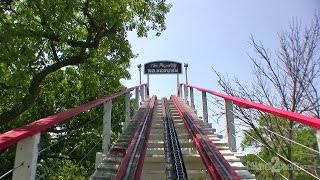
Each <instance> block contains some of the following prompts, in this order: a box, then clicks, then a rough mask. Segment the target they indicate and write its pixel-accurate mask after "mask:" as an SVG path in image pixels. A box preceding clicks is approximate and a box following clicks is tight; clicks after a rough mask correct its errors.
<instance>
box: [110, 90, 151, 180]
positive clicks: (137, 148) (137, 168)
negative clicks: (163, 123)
mask: <svg viewBox="0 0 320 180" xmlns="http://www.w3.org/2000/svg"><path fill="white" fill-rule="evenodd" d="M156 99H157V97H156V96H153V97H152V98H151V100H150V102H149V104H148V107H147V109H146V111H145V114H144V117H143V120H142V121H141V122H140V124H139V127H138V128H137V130H136V132H135V134H134V136H133V138H132V140H131V143H130V145H129V147H128V149H127V153H126V154H125V156H124V158H123V159H122V161H121V164H120V166H119V168H118V171H117V174H116V177H115V179H116V180H120V179H140V178H141V172H142V167H143V162H144V158H145V154H146V150H147V143H148V139H149V135H150V125H151V120H152V117H153V111H154V106H155V102H156Z"/></svg>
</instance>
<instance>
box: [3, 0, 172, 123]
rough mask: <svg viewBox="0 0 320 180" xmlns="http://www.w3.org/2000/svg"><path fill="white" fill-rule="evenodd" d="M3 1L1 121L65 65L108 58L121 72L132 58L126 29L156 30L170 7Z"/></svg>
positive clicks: (117, 0) (25, 105) (121, 1)
mask: <svg viewBox="0 0 320 180" xmlns="http://www.w3.org/2000/svg"><path fill="white" fill-rule="evenodd" d="M6 2H7V3H2V4H1V10H2V12H1V11H0V12H1V13H0V59H1V62H0V74H1V77H0V97H1V99H0V120H1V121H0V125H3V124H5V123H7V122H9V121H11V120H13V119H16V118H18V117H19V116H20V115H21V114H22V113H24V112H25V111H26V110H28V109H29V108H30V107H32V105H34V103H35V102H36V99H37V98H38V97H39V95H40V93H41V89H42V86H43V85H44V81H45V80H46V78H47V77H48V76H49V75H53V76H54V75H55V74H56V72H58V71H59V70H61V69H62V68H64V67H70V66H75V65H79V64H90V63H98V64H99V63H100V65H103V64H104V63H107V64H110V63H112V62H113V63H115V64H117V65H118V67H119V68H118V69H120V70H121V71H120V72H116V71H115V70H113V69H112V71H114V73H115V74H116V73H118V74H119V75H120V76H121V75H123V71H124V70H125V69H126V68H127V67H128V66H129V60H130V59H131V58H133V57H134V54H133V53H132V50H131V47H130V44H129V42H128V40H127V39H126V36H127V32H128V31H136V32H137V35H138V36H139V37H141V36H147V35H148V31H149V30H154V31H156V34H157V35H159V34H160V33H161V31H163V30H165V24H164V21H165V16H164V15H165V14H166V13H168V12H169V8H170V6H169V5H168V4H166V3H165V1H154V0H148V1H147V0H138V1H132V0H112V1H93V0H85V1H80V0H68V1H66V0H32V1H31V0H26V1H6ZM8 3H9V4H8ZM109 70H111V69H109ZM101 71H104V70H102V68H101V69H99V70H97V71H96V72H95V73H101ZM122 77H123V76H122ZM124 77H128V75H126V76H124ZM106 78H107V77H106ZM111 82H112V81H110V83H111Z"/></svg>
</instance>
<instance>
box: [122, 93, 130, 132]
mask: <svg viewBox="0 0 320 180" xmlns="http://www.w3.org/2000/svg"><path fill="white" fill-rule="evenodd" d="M130 96H131V93H130V92H128V93H127V94H126V102H125V106H126V107H125V113H126V114H125V122H124V124H123V127H122V132H123V131H124V129H125V128H126V127H127V125H128V124H129V121H130V120H131V116H130V111H131V108H130Z"/></svg>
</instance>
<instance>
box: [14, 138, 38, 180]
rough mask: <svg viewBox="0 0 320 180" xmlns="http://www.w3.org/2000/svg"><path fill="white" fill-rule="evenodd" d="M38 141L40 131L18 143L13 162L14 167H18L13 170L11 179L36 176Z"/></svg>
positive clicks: (16, 179)
mask: <svg viewBox="0 0 320 180" xmlns="http://www.w3.org/2000/svg"><path fill="white" fill-rule="evenodd" d="M39 142H40V133H39V134H36V135H34V136H31V137H28V138H26V139H24V140H22V141H20V142H19V143H18V145H17V150H16V157H15V162H14V167H18V168H16V169H14V170H13V175H12V179H13V180H19V179H30V180H31V179H32V180H34V179H35V178H36V170H37V160H38V152H39V151H38V150H39V149H38V144H39ZM19 166H20V167H19Z"/></svg>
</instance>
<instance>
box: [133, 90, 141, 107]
mask: <svg viewBox="0 0 320 180" xmlns="http://www.w3.org/2000/svg"><path fill="white" fill-rule="evenodd" d="M135 91H136V105H135V107H134V110H135V112H137V111H138V109H139V107H140V98H139V87H137V88H136V90H135Z"/></svg>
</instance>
